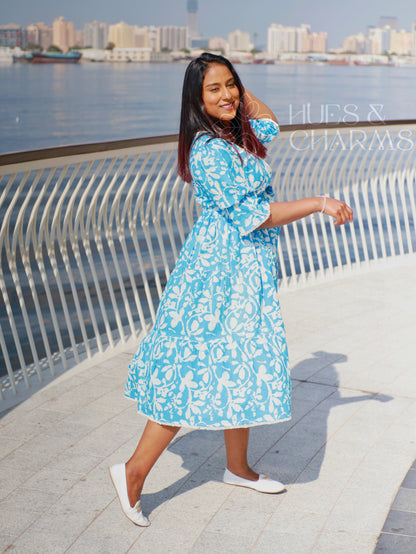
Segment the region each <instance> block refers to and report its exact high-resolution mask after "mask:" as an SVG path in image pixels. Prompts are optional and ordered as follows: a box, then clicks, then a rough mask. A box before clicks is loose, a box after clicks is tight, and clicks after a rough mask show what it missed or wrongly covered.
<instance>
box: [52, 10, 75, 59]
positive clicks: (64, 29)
mask: <svg viewBox="0 0 416 554" xmlns="http://www.w3.org/2000/svg"><path fill="white" fill-rule="evenodd" d="M52 43H53V44H54V46H58V47H59V48H60V49H61V50H62V51H63V52H66V51H67V50H68V49H69V48H70V47H71V46H74V44H75V27H74V23H73V22H72V21H68V22H67V21H65V19H64V18H63V17H62V16H61V17H58V18H57V19H54V22H53V25H52Z"/></svg>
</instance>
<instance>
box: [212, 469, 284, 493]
mask: <svg viewBox="0 0 416 554" xmlns="http://www.w3.org/2000/svg"><path fill="white" fill-rule="evenodd" d="M253 473H254V472H253ZM256 475H257V474H256ZM223 481H224V483H227V485H236V486H239V487H247V488H249V489H253V490H256V491H258V492H265V493H269V494H276V493H279V492H283V491H284V490H286V487H285V486H284V485H283V483H280V481H275V480H274V479H270V477H267V476H266V475H262V474H260V475H257V479H247V478H245V477H241V476H240V475H236V474H235V473H232V472H231V471H230V470H229V469H226V470H225V472H224V477H223Z"/></svg>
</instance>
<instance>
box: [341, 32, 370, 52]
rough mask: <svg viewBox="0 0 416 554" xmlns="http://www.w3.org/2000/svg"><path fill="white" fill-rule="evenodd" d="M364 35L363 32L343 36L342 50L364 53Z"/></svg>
mask: <svg viewBox="0 0 416 554" xmlns="http://www.w3.org/2000/svg"><path fill="white" fill-rule="evenodd" d="M365 43H366V40H365V36H364V34H363V33H359V34H358V35H351V36H349V37H345V39H344V42H343V44H342V50H343V51H344V52H353V53H354V54H365Z"/></svg>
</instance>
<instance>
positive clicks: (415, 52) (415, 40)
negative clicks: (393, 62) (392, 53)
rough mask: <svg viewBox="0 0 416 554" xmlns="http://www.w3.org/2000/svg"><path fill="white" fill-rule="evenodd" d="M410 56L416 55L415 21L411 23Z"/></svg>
mask: <svg viewBox="0 0 416 554" xmlns="http://www.w3.org/2000/svg"><path fill="white" fill-rule="evenodd" d="M412 56H416V21H414V22H413V25H412Z"/></svg>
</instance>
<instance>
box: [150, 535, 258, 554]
mask: <svg viewBox="0 0 416 554" xmlns="http://www.w3.org/2000/svg"><path fill="white" fill-rule="evenodd" d="M251 551H252V541H251V539H248V538H247V536H245V535H244V536H241V535H235V534H234V532H232V533H230V534H228V533H227V529H224V530H223V532H218V531H217V532H212V531H205V532H204V533H203V534H202V535H201V537H200V538H199V539H198V541H197V542H196V543H195V544H194V545H193V547H192V548H191V550H190V551H189V552H190V553H192V554H206V553H207V552H210V553H212V554H221V553H222V554H223V553H224V552H227V553H229V554H244V553H246V552H247V553H249V552H251ZM160 552H161V553H162V551H160ZM178 552H180V551H178ZM183 552H184V551H183V550H182V553H183ZM263 552H265V551H263ZM266 552H267V551H266Z"/></svg>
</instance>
